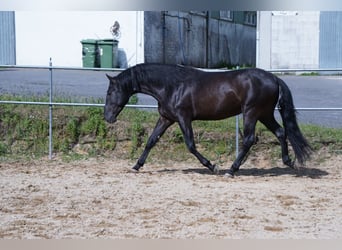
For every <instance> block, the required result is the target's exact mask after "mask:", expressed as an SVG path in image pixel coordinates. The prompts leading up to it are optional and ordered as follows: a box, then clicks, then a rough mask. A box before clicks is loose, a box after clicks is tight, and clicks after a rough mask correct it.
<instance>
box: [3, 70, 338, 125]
mask: <svg viewBox="0 0 342 250" xmlns="http://www.w3.org/2000/svg"><path fill="white" fill-rule="evenodd" d="M106 73H109V74H110V75H116V74H117V73H114V72H103V71H80V70H76V71H75V70H54V71H53V93H54V98H57V97H64V98H67V99H68V100H70V101H72V102H94V99H99V98H100V99H103V100H104V98H105V95H106V91H107V87H108V79H107V78H106V76H105V74H106ZM280 78H282V79H283V80H284V81H285V82H286V83H287V84H288V86H289V87H290V89H291V92H292V95H293V99H294V103H295V106H296V108H342V76H294V75H282V76H280ZM49 88H50V72H49V70H47V69H45V70H41V69H0V94H1V95H4V94H15V95H26V96H48V95H49ZM138 97H139V104H156V101H155V100H154V99H153V98H151V97H148V96H145V95H139V96H138ZM276 113H277V112H276ZM298 120H299V122H300V123H309V124H317V125H322V126H326V127H335V128H342V111H300V110H299V111H298Z"/></svg>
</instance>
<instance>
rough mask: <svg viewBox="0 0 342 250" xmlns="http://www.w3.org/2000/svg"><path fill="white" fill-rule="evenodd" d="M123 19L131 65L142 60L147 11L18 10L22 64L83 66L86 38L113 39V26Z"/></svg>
mask: <svg viewBox="0 0 342 250" xmlns="http://www.w3.org/2000/svg"><path fill="white" fill-rule="evenodd" d="M116 20H117V21H119V23H120V26H121V29H120V30H121V38H120V41H119V48H122V49H124V51H125V52H126V56H127V59H128V64H129V65H134V64H136V63H137V62H142V61H143V58H144V55H143V45H144V43H143V14H142V12H136V11H17V12H16V13H15V25H16V59H17V64H18V65H47V64H48V63H49V58H50V57H52V60H53V64H54V65H55V66H76V67H80V66H82V44H81V43H80V41H81V40H83V39H89V38H90V39H107V38H112V34H111V33H110V27H111V26H112V25H113V24H114V21H116Z"/></svg>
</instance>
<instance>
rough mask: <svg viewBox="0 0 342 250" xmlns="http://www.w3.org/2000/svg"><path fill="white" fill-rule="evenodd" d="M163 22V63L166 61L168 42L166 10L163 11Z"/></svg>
mask: <svg viewBox="0 0 342 250" xmlns="http://www.w3.org/2000/svg"><path fill="white" fill-rule="evenodd" d="M162 23H163V31H162V32H163V34H162V36H163V37H162V40H163V63H166V55H165V53H166V48H165V44H166V37H165V36H166V11H162Z"/></svg>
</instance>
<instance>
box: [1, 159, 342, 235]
mask: <svg viewBox="0 0 342 250" xmlns="http://www.w3.org/2000/svg"><path fill="white" fill-rule="evenodd" d="M132 165H133V163H132V162H130V161H126V160H117V159H116V160H113V161H110V160H108V159H90V160H87V161H85V160H84V161H77V162H72V163H66V162H63V161H61V160H54V161H52V162H49V161H48V160H40V161H34V162H27V163H0V199H1V201H0V238H2V239H31V238H48V239H51V238H53V239H62V238H63V239H65V238H76V239H79V238H88V239H89V238H91V239H93V238H111V239H113V238H114V239H121V238H124V239H130V238H145V239H151V238H178V239H184V238H186V239H222V238H267V239H269V238H277V239H279V238H285V239H297V238H300V239H312V238H320V239H325V238H329V239H336V238H339V239H341V238H342V156H341V155H339V156H335V157H333V158H329V159H327V160H326V161H325V162H323V163H321V164H317V165H315V166H312V165H310V164H308V166H307V167H306V168H300V169H299V170H298V171H294V170H291V169H289V168H286V167H284V166H283V165H282V164H281V163H279V164H278V163H277V164H276V166H271V165H270V164H269V163H268V162H264V161H263V160H262V159H251V160H248V161H247V162H246V163H245V164H244V165H243V166H242V168H241V170H240V172H239V174H238V176H236V177H235V178H234V179H230V178H227V177H225V176H224V175H222V174H223V172H222V173H221V175H212V174H210V172H209V171H208V170H206V169H204V168H202V167H201V166H200V164H199V163H197V162H195V161H189V162H183V163H179V162H176V163H175V162H169V163H167V164H159V165H158V164H152V163H147V164H146V165H145V167H144V168H143V169H142V171H141V172H140V173H138V174H136V173H132V172H130V171H129V170H130V167H131V166H132ZM227 166H228V163H227ZM227 166H221V167H222V168H223V167H227Z"/></svg>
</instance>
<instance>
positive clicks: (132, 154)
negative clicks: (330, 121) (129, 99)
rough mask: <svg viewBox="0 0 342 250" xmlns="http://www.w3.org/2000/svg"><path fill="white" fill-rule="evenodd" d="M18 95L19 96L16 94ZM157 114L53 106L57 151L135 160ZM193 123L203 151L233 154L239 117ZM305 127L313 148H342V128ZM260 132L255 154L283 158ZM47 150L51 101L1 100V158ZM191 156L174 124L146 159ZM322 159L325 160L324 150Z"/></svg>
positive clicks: (221, 157)
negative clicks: (109, 117) (111, 120)
mask: <svg viewBox="0 0 342 250" xmlns="http://www.w3.org/2000/svg"><path fill="white" fill-rule="evenodd" d="M0 98H1V97H0ZM14 98H16V100H20V99H19V98H18V97H14ZM2 99H4V97H2ZM5 99H6V100H9V98H8V96H7V97H5ZM36 101H37V100H36ZM39 101H41V100H39ZM61 101H63V100H61ZM64 101H65V100H64ZM135 101H136V100H133V102H135ZM157 120H158V113H157V112H151V111H142V110H137V109H130V108H126V109H124V110H123V111H122V113H121V114H120V115H119V117H118V122H117V123H115V124H108V123H106V122H105V121H104V118H103V109H102V108H99V107H92V108H87V107H54V109H53V151H54V153H56V154H59V155H61V156H62V158H63V159H65V160H66V161H71V160H77V159H81V158H86V157H94V156H104V157H106V156H112V155H113V154H114V155H115V156H116V157H118V158H124V159H134V160H136V159H137V158H138V157H139V156H140V154H141V153H142V151H143V149H144V147H145V145H146V142H147V139H148V137H149V135H150V134H151V133H152V130H153V128H154V126H155V123H156V122H157ZM240 125H241V121H240ZM240 127H242V126H240ZM193 128H194V137H195V142H196V146H197V148H198V150H199V151H200V152H201V153H203V155H204V156H206V157H208V158H209V159H210V160H212V161H213V162H215V163H218V164H221V163H225V162H227V160H231V161H232V160H234V158H235V118H230V119H228V120H221V121H195V122H193ZM301 129H302V132H303V134H304V135H305V136H306V138H307V139H308V141H309V142H310V144H311V145H312V147H313V148H314V149H315V150H319V149H321V148H324V149H325V151H326V152H327V153H329V154H341V153H342V152H341V148H342V130H341V129H331V128H322V127H319V126H314V125H301ZM256 135H257V137H258V139H259V140H258V143H257V145H256V146H255V147H253V149H252V150H251V154H254V155H258V154H260V153H265V155H267V157H269V158H270V159H271V160H274V161H276V160H279V159H280V154H281V152H280V146H279V143H278V141H277V139H276V138H275V136H274V135H273V134H272V133H271V132H269V131H268V130H267V129H266V128H265V127H264V126H263V125H261V124H260V123H258V125H257V128H256ZM47 154H48V108H47V106H30V105H10V104H1V106H0V158H1V159H14V158H25V159H27V158H29V159H31V158H37V157H42V156H46V155H47ZM325 158H327V157H325ZM189 159H190V160H193V161H197V160H196V158H195V157H194V156H192V155H191V154H190V153H189V152H188V150H187V148H186V146H185V144H184V140H183V136H182V133H181V131H180V129H179V127H178V125H177V124H175V125H173V126H171V127H170V128H169V129H168V130H167V131H166V133H165V135H164V136H163V137H162V138H161V139H160V141H159V142H158V144H157V146H156V147H154V148H153V149H152V151H151V153H150V156H149V158H148V161H154V162H160V161H165V160H173V161H185V160H189ZM318 160H320V161H323V160H324V156H322V158H321V159H318Z"/></svg>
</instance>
